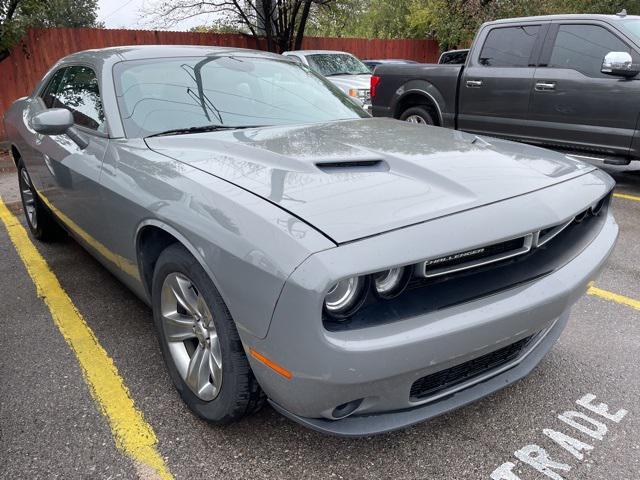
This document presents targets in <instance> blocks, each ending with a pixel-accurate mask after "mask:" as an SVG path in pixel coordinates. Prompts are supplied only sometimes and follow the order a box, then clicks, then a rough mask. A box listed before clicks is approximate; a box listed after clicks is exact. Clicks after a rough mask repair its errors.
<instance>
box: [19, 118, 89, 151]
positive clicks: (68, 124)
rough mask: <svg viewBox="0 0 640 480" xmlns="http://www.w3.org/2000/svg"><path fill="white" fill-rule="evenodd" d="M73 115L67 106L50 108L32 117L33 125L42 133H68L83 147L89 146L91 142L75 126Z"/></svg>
mask: <svg viewBox="0 0 640 480" xmlns="http://www.w3.org/2000/svg"><path fill="white" fill-rule="evenodd" d="M73 123H74V122H73V115H72V114H71V112H70V111H69V110H67V109H66V108H49V109H47V110H44V111H42V112H40V113H37V114H35V115H34V116H33V118H32V119H31V127H32V128H33V129H34V130H35V131H36V132H38V133H40V134H42V135H64V134H66V135H67V136H68V137H69V138H70V139H71V140H73V141H74V142H75V143H76V145H78V146H79V147H80V148H81V149H85V148H87V146H88V145H89V142H87V140H86V139H85V138H84V137H83V136H82V135H80V133H79V132H78V131H77V130H76V129H75V128H73Z"/></svg>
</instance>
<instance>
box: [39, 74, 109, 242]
mask: <svg viewBox="0 0 640 480" xmlns="http://www.w3.org/2000/svg"><path fill="white" fill-rule="evenodd" d="M102 105H103V104H102V99H101V98H100V89H99V85H98V79H97V76H96V74H95V71H94V70H93V69H92V68H91V67H89V66H85V65H70V66H66V67H62V68H61V69H60V70H58V71H57V72H55V73H54V74H53V75H52V77H51V80H50V81H49V82H48V84H47V85H46V86H45V87H44V89H43V90H42V92H41V94H40V95H38V96H37V97H36V99H35V103H34V104H33V105H32V107H31V108H30V111H29V114H30V115H31V116H33V115H35V114H36V113H38V112H40V111H42V110H44V109H47V108H66V109H68V110H70V111H71V113H72V115H73V118H74V122H75V128H76V129H77V130H78V132H79V134H80V135H82V136H83V137H84V138H85V139H86V140H87V141H88V145H87V147H86V148H84V149H83V148H80V147H79V146H78V145H77V144H76V143H75V142H73V141H72V140H71V138H69V137H68V136H67V135H53V136H49V135H40V134H35V135H34V137H33V144H32V148H33V151H34V152H35V155H36V156H37V157H38V158H37V159H36V160H37V161H36V162H32V163H35V164H36V166H35V168H34V170H35V173H36V176H37V179H36V186H37V188H38V189H39V193H40V194H41V196H42V197H43V200H44V201H45V202H46V203H47V204H48V205H49V207H50V208H51V209H53V210H54V211H55V213H56V214H57V216H58V217H59V218H60V219H61V220H62V221H63V222H64V223H65V224H66V226H67V227H68V228H69V230H70V231H71V232H72V233H74V234H75V236H76V237H78V238H79V239H80V240H81V241H82V242H83V243H85V244H86V245H87V246H88V247H90V248H92V249H93V250H94V251H96V252H97V253H103V250H104V249H103V247H102V245H101V244H100V241H99V240H98V239H97V238H99V237H100V231H101V228H103V226H104V224H105V211H104V210H105V209H104V205H103V203H102V201H101V198H102V196H101V191H100V188H101V187H100V184H99V182H100V174H101V170H102V160H103V158H104V155H105V152H106V149H107V144H108V141H109V139H108V135H107V126H106V122H105V118H104V109H103V106H102Z"/></svg>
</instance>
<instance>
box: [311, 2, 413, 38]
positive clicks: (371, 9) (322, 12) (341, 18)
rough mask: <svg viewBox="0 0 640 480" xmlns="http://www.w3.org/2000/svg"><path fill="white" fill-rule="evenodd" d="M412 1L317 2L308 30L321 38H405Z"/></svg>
mask: <svg viewBox="0 0 640 480" xmlns="http://www.w3.org/2000/svg"><path fill="white" fill-rule="evenodd" d="M412 1H413V0H393V1H377V0H336V1H334V2H332V3H330V4H328V5H317V6H315V9H314V15H313V18H312V20H311V25H310V28H309V33H310V34H312V35H317V36H324V37H366V38H407V37H408V36H410V35H411V31H410V29H409V27H408V23H407V16H408V15H409V13H410V11H409V8H410V6H411V4H412Z"/></svg>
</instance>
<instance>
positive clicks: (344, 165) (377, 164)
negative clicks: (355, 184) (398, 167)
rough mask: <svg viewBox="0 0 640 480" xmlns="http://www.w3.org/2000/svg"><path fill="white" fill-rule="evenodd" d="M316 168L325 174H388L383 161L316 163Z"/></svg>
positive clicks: (387, 168) (387, 166)
mask: <svg viewBox="0 0 640 480" xmlns="http://www.w3.org/2000/svg"><path fill="white" fill-rule="evenodd" d="M316 167H318V168H319V169H320V170H322V171H323V172H325V173H343V172H388V171H389V165H388V164H387V162H385V161H384V160H345V161H344V162H341V161H339V160H338V161H330V162H316Z"/></svg>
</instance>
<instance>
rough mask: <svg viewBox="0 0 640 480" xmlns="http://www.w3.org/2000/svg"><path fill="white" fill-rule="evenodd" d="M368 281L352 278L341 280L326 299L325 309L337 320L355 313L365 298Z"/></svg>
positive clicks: (330, 290)
mask: <svg viewBox="0 0 640 480" xmlns="http://www.w3.org/2000/svg"><path fill="white" fill-rule="evenodd" d="M366 283H367V282H366V280H365V278H363V277H351V278H346V279H344V280H340V281H339V282H338V283H336V284H335V285H334V286H332V287H331V288H330V289H329V291H328V292H327V295H326V297H325V298H324V308H325V309H326V310H327V312H328V313H329V314H330V315H332V316H334V317H337V318H343V317H346V316H348V315H350V314H352V313H353V312H355V311H356V310H357V309H358V308H360V305H362V302H363V301H364V298H365V295H364V293H365V290H366V289H365V287H366Z"/></svg>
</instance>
